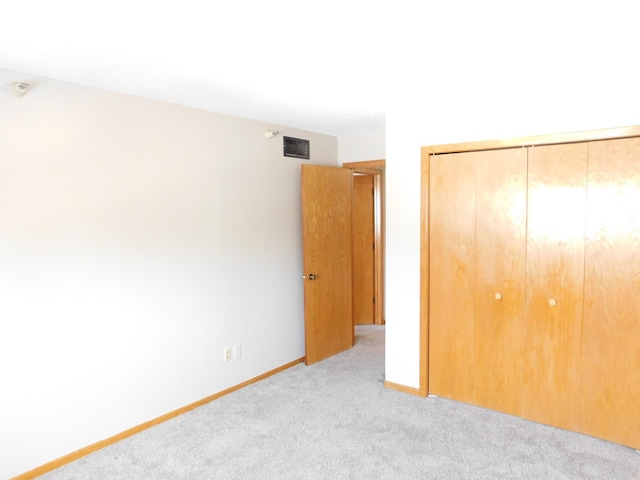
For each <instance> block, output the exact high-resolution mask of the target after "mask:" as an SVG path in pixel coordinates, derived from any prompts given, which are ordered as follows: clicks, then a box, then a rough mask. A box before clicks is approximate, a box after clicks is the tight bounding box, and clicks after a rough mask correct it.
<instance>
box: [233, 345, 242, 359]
mask: <svg viewBox="0 0 640 480" xmlns="http://www.w3.org/2000/svg"><path fill="white" fill-rule="evenodd" d="M240 357H242V345H240V344H238V345H234V346H233V359H234V360H238V359H239V358H240Z"/></svg>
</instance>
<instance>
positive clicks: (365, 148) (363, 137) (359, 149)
mask: <svg viewBox="0 0 640 480" xmlns="http://www.w3.org/2000/svg"><path fill="white" fill-rule="evenodd" d="M385 148H386V142H385V131H384V130H381V131H376V132H364V133H352V134H349V135H341V136H340V137H338V162H339V163H340V164H341V165H342V164H343V163H345V162H362V161H366V160H383V159H384V158H385V155H386V149H385Z"/></svg>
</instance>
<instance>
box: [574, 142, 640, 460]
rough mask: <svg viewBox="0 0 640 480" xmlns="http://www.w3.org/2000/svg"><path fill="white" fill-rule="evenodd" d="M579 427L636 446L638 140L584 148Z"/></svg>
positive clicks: (639, 397) (639, 425) (639, 418)
mask: <svg viewBox="0 0 640 480" xmlns="http://www.w3.org/2000/svg"><path fill="white" fill-rule="evenodd" d="M588 207H589V210H588V215H587V244H586V272H585V292H584V300H585V305H584V330H583V338H584V342H583V353H582V354H583V357H582V358H583V360H582V368H583V383H582V395H581V397H580V398H581V423H582V431H583V432H584V433H588V434H590V435H594V436H596V437H600V438H605V439H608V440H611V441H614V442H618V443H622V444H624V445H628V446H630V447H633V448H636V449H640V139H638V138H631V139H621V140H611V141H602V142H592V143H591V144H590V145H589V186H588Z"/></svg>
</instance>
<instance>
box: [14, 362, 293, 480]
mask: <svg viewBox="0 0 640 480" xmlns="http://www.w3.org/2000/svg"><path fill="white" fill-rule="evenodd" d="M303 361H304V357H302V358H299V359H297V360H294V361H293V362H289V363H287V364H285V365H282V366H280V367H278V368H276V369H274V370H270V371H268V372H266V373H263V374H262V375H258V376H257V377H254V378H252V379H250V380H247V381H246V382H242V383H239V384H238V385H234V386H233V387H230V388H227V389H226V390H222V391H221V392H218V393H214V394H213V395H210V396H208V397H206V398H203V399H201V400H198V401H197V402H194V403H191V404H189V405H186V406H184V407H182V408H179V409H177V410H174V411H172V412H169V413H165V414H164V415H161V416H159V417H158V418H154V419H153V420H149V421H148V422H144V423H141V424H140V425H137V426H135V427H132V428H129V429H128V430H125V431H124V432H121V433H118V434H116V435H114V436H113V437H109V438H107V439H105V440H101V441H99V442H96V443H94V444H92V445H89V446H87V447H83V448H81V449H79V450H76V451H75V452H72V453H70V454H68V455H65V456H63V457H60V458H58V459H56V460H52V461H51V462H48V463H45V464H44V465H41V466H39V467H36V468H34V469H33V470H29V471H28V472H25V473H22V474H20V475H18V476H16V477H13V478H11V479H10V480H31V479H33V478H37V477H39V476H40V475H44V474H45V473H47V472H50V471H52V470H55V469H56V468H59V467H61V466H63V465H66V464H67V463H71V462H73V461H75V460H78V459H79V458H82V457H84V456H86V455H89V454H90V453H93V452H95V451H97V450H100V449H101V448H104V447H107V446H109V445H112V444H114V443H116V442H119V441H120V440H124V439H125V438H128V437H131V436H132V435H135V434H136V433H140V432H142V431H144V430H146V429H148V428H151V427H153V426H155V425H158V424H160V423H163V422H166V421H167V420H170V419H172V418H175V417H177V416H178V415H181V414H183V413H186V412H188V411H190V410H193V409H194V408H198V407H201V406H202V405H204V404H206V403H209V402H211V401H213V400H215V399H217V398H220V397H223V396H225V395H228V394H229V393H232V392H235V391H236V390H240V389H241V388H244V387H247V386H249V385H251V384H252V383H256V382H259V381H260V380H264V379H265V378H267V377H270V376H272V375H275V374H276V373H280V372H282V371H283V370H287V369H288V368H291V367H293V366H295V365H297V364H299V363H302V362H303Z"/></svg>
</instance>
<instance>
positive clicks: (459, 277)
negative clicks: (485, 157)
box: [429, 153, 475, 403]
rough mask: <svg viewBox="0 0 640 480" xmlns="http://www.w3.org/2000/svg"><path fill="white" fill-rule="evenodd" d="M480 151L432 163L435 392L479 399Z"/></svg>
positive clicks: (431, 370) (431, 369)
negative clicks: (476, 346)
mask: <svg viewBox="0 0 640 480" xmlns="http://www.w3.org/2000/svg"><path fill="white" fill-rule="evenodd" d="M474 158H475V154H474V153H459V154H448V155H437V156H433V157H432V159H431V166H430V199H429V202H430V207H429V208H430V210H429V215H430V220H429V224H430V232H431V233H430V235H431V237H430V247H429V248H430V276H431V279H430V286H431V292H430V306H429V309H430V326H429V345H430V346H429V391H430V393H433V394H435V395H439V396H442V397H446V398H451V399H455V400H460V401H463V402H468V403H473V398H474V395H473V320H474V295H473V291H474V282H475V270H474V264H475V259H474V256H475V244H474V242H475V164H474Z"/></svg>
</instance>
